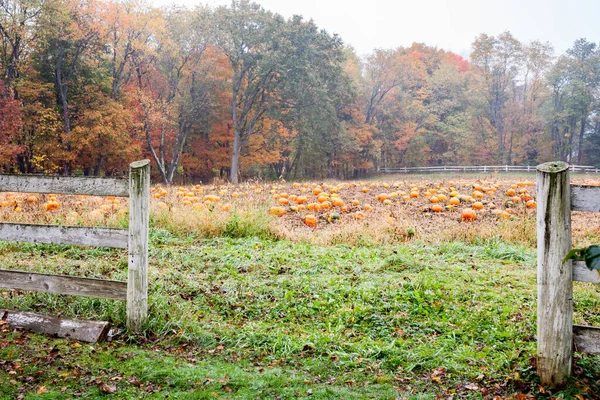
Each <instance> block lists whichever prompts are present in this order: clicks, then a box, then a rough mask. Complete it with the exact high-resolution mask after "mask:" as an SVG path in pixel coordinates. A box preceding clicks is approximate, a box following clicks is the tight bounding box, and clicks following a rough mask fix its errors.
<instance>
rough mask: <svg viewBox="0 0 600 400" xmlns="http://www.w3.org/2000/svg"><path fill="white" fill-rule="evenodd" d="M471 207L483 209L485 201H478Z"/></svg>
mask: <svg viewBox="0 0 600 400" xmlns="http://www.w3.org/2000/svg"><path fill="white" fill-rule="evenodd" d="M471 207H472V208H473V209H475V210H483V203H481V202H480V201H476V202H475V203H473V205H472V206H471Z"/></svg>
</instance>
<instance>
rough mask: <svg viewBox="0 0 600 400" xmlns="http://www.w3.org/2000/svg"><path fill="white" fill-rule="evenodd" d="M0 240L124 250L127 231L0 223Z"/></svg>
mask: <svg viewBox="0 0 600 400" xmlns="http://www.w3.org/2000/svg"><path fill="white" fill-rule="evenodd" d="M0 240H6V241H11V242H27V243H45V244H71V245H80V246H100V247H115V248H120V249H126V248H127V241H128V230H127V229H115V228H99V227H87V226H51V225H33V224H12V223H0Z"/></svg>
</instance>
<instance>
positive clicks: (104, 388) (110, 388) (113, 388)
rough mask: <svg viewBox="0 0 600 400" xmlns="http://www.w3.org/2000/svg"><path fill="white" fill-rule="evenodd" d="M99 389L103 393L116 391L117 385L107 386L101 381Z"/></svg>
mask: <svg viewBox="0 0 600 400" xmlns="http://www.w3.org/2000/svg"><path fill="white" fill-rule="evenodd" d="M100 391H102V392H103V393H114V392H116V391H117V386H116V385H112V386H109V385H107V384H106V383H103V384H102V385H100Z"/></svg>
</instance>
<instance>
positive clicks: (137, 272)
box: [127, 160, 150, 331]
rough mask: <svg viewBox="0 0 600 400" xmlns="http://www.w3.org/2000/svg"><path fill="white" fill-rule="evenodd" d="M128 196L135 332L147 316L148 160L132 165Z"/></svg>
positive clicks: (130, 313) (130, 321) (130, 310)
mask: <svg viewBox="0 0 600 400" xmlns="http://www.w3.org/2000/svg"><path fill="white" fill-rule="evenodd" d="M129 193H130V194H129V270H128V277H127V326H128V327H129V329H131V330H133V331H136V330H139V329H140V328H141V326H142V323H143V322H144V320H145V319H146V316H147V314H148V222H149V221H148V220H149V203H150V161H149V160H142V161H136V162H133V163H131V165H130V167H129Z"/></svg>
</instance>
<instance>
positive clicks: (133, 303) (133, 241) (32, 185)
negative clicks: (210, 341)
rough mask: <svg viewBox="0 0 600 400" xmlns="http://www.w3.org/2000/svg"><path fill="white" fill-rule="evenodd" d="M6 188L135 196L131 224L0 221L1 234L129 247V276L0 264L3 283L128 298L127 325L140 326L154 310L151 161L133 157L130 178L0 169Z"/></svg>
mask: <svg viewBox="0 0 600 400" xmlns="http://www.w3.org/2000/svg"><path fill="white" fill-rule="evenodd" d="M0 192H24V193H55V194H68V195H75V194H84V195H92V196H119V197H129V229H113V228H98V227H80V226H50V225H32V224H12V223H1V224H0V240H6V241H15V242H30V243H49V244H71V245H82V246H104V247H115V248H124V249H128V256H129V257H128V258H129V260H128V275H127V281H126V282H121V281H113V280H104V279H91V278H81V277H75V276H61V275H49V274H41V273H32V272H23V271H13V270H2V269H0V288H5V289H20V290H33V291H38V292H48V293H57V294H68V295H77V296H86V297H95V298H105V299H114V300H127V326H128V327H129V328H130V329H132V330H134V331H135V330H138V329H140V327H141V325H142V323H143V322H144V320H145V319H146V316H147V313H148V222H149V201H150V161H148V160H143V161H136V162H134V163H132V164H131V165H130V169H129V180H127V179H114V178H112V179H111V178H79V177H60V176H32V175H0Z"/></svg>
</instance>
